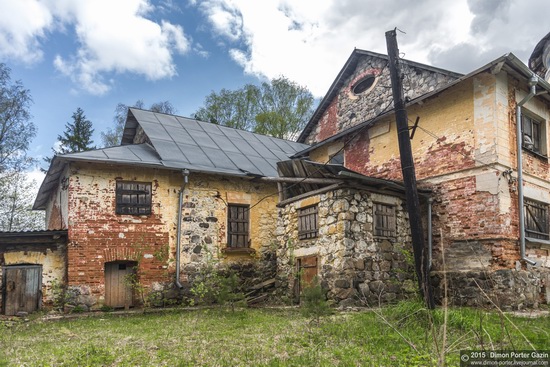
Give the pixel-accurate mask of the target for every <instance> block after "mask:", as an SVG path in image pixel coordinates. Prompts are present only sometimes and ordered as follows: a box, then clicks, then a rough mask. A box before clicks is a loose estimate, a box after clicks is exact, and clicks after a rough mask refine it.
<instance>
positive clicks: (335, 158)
mask: <svg viewBox="0 0 550 367" xmlns="http://www.w3.org/2000/svg"><path fill="white" fill-rule="evenodd" d="M328 163H330V164H341V165H343V164H344V151H343V150H342V151H339V152H338V153H336V154H333V155H331V156H330V159H329V161H328Z"/></svg>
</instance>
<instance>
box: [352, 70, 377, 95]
mask: <svg viewBox="0 0 550 367" xmlns="http://www.w3.org/2000/svg"><path fill="white" fill-rule="evenodd" d="M375 80H376V77H375V76H374V75H367V76H366V77H364V78H363V79H361V80H359V81H358V82H357V83H356V84H355V85H354V86H353V94H361V93H364V92H365V91H367V90H368V89H369V88H370V87H372V85H373V84H374V81H375Z"/></svg>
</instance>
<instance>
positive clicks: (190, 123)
mask: <svg viewBox="0 0 550 367" xmlns="http://www.w3.org/2000/svg"><path fill="white" fill-rule="evenodd" d="M176 118H177V119H178V121H179V122H180V124H181V126H183V127H185V128H186V129H187V130H199V131H204V129H203V128H202V127H201V126H200V125H199V121H197V120H192V119H188V118H186V117H181V116H176ZM203 123H204V124H207V123H208V122H203Z"/></svg>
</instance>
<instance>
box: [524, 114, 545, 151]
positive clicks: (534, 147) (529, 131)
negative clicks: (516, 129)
mask: <svg viewBox="0 0 550 367" xmlns="http://www.w3.org/2000/svg"><path fill="white" fill-rule="evenodd" d="M521 131H522V133H523V143H522V147H523V149H526V150H529V151H531V152H533V153H537V154H540V155H546V149H545V144H546V140H545V139H544V136H545V127H544V123H543V122H542V121H541V120H539V119H537V118H534V117H532V116H531V115H528V114H522V115H521Z"/></svg>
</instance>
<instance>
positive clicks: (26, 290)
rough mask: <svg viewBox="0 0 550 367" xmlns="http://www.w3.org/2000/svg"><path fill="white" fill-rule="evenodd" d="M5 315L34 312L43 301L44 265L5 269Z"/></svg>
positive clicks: (17, 266)
mask: <svg viewBox="0 0 550 367" xmlns="http://www.w3.org/2000/svg"><path fill="white" fill-rule="evenodd" d="M2 273H3V274H4V276H3V278H4V279H3V284H4V313H5V314H6V315H10V316H12V315H17V314H18V313H20V312H27V313H30V312H33V311H36V310H37V309H39V308H40V303H41V301H42V265H9V266H6V267H4V269H3V272H2Z"/></svg>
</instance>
